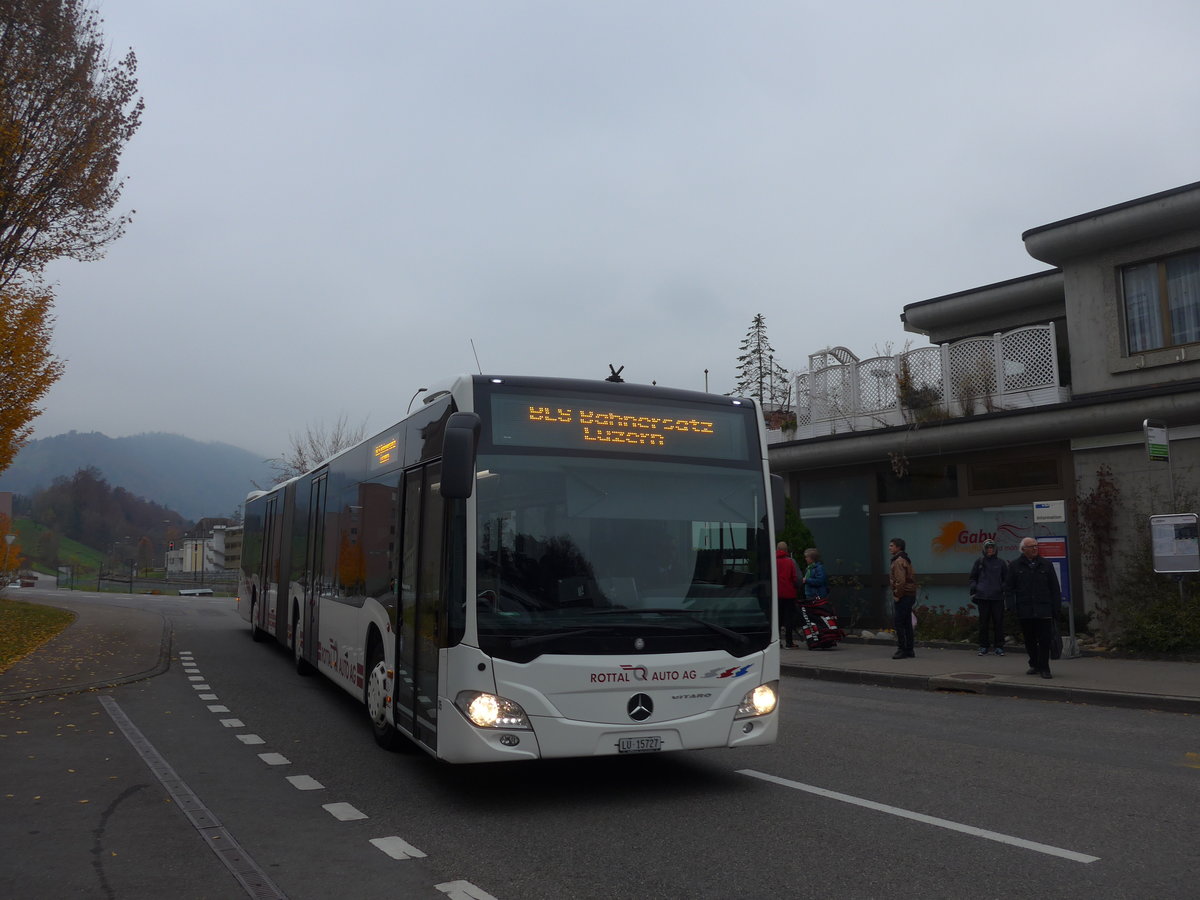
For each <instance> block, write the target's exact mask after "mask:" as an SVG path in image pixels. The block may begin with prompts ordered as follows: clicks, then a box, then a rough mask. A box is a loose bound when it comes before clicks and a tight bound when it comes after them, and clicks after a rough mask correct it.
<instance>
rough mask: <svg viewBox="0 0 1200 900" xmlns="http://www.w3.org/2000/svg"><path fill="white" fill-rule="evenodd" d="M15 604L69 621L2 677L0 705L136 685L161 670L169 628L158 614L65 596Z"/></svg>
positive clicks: (46, 594) (59, 594)
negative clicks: (48, 610) (57, 612)
mask: <svg viewBox="0 0 1200 900" xmlns="http://www.w3.org/2000/svg"><path fill="white" fill-rule="evenodd" d="M15 599H18V600H25V601H26V602H29V603H38V604H41V605H43V606H55V607H58V608H59V609H65V610H69V611H70V612H73V613H75V621H74V622H72V623H71V624H70V625H68V626H67V628H66V630H64V631H63V632H62V633H61V634H59V635H58V636H57V637H54V638H52V639H51V640H50V641H48V642H47V643H45V644H43V645H42V646H41V647H39V648H38V649H37V650H34V651H33V652H32V653H30V654H29V655H28V656H26V657H25V658H24V659H20V660H18V661H17V662H16V663H14V664H13V665H12V667H11V668H9V669H8V670H7V671H5V672H0V700H27V699H30V698H32V697H42V696H46V695H50V694H69V693H76V692H78V691H87V690H92V689H94V688H102V687H108V686H110V685H114V684H123V683H125V682H128V681H138V680H140V679H142V678H149V677H150V676H151V675H158V674H160V673H162V672H165V671H166V670H167V664H168V655H169V653H170V645H171V628H170V625H169V623H168V622H167V620H166V619H165V618H164V617H163V616H162V615H160V614H158V613H152V612H144V611H142V610H138V609H129V608H127V607H122V606H117V605H112V604H108V603H101V602H97V601H76V600H72V598H71V595H70V592H68V591H59V592H57V593H54V594H51V593H49V592H40V593H39V594H38V595H37V596H26V595H23V594H19V595H16V596H15Z"/></svg>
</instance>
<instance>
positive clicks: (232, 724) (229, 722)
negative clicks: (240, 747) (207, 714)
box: [221, 719, 246, 728]
mask: <svg viewBox="0 0 1200 900" xmlns="http://www.w3.org/2000/svg"><path fill="white" fill-rule="evenodd" d="M221 724H222V725H224V726H225V727H226V728H245V727H246V723H245V722H243V721H242V720H241V719H222V720H221Z"/></svg>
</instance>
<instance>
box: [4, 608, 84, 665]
mask: <svg viewBox="0 0 1200 900" xmlns="http://www.w3.org/2000/svg"><path fill="white" fill-rule="evenodd" d="M74 621H75V614H74V613H72V612H68V611H67V610H65V609H57V608H55V607H53V606H38V605H37V604H36V603H24V602H22V601H20V600H8V599H5V598H3V597H0V672H3V671H5V670H6V669H8V668H9V666H11V665H12V664H13V663H15V662H16V661H17V660H19V659H21V658H22V657H24V656H27V655H29V654H30V653H32V652H33V651H34V650H36V649H37V648H38V647H40V646H42V644H44V643H46V641H48V640H50V639H51V638H52V637H54V636H55V635H57V634H59V633H60V632H61V631H62V630H63V629H64V628H66V627H67V626H68V625H70V624H71V623H72V622H74Z"/></svg>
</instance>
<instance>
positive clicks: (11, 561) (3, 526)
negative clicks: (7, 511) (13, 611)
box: [0, 513, 23, 588]
mask: <svg viewBox="0 0 1200 900" xmlns="http://www.w3.org/2000/svg"><path fill="white" fill-rule="evenodd" d="M10 534H14V531H13V525H12V522H11V521H10V520H9V518H8V516H6V515H4V513H0V560H3V565H0V588H3V587H5V586H6V585H7V584H8V582H9V581H10V580H11V578H12V573H15V572H16V571H17V570H18V569H20V568H21V563H22V561H23V560H22V556H21V545H20V544H19V543H18V542H17V540H16V538H15V537H14V539H13V540H12V541H11V542H9V541H8V540H7V539H6V538H7V536H8V535H10Z"/></svg>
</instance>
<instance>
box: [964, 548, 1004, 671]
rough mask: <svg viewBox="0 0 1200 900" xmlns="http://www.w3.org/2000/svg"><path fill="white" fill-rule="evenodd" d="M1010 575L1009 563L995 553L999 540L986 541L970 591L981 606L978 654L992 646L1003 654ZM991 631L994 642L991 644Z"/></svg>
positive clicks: (972, 598) (972, 577)
mask: <svg viewBox="0 0 1200 900" xmlns="http://www.w3.org/2000/svg"><path fill="white" fill-rule="evenodd" d="M1007 577H1008V563H1006V562H1005V561H1004V560H1002V559H1001V558H1000V557H999V556H997V555H996V542H995V541H991V540H988V541H984V542H983V555H982V556H981V557H979V559H977V560H975V565H973V566H971V577H970V578H969V579H968V580H967V590H968V591H969V592H970V594H971V602H972V603H974V604H975V605H976V606H978V607H979V655H980V656H987V655H988V650H989V649H990V647H995V648H996V655H997V656H1003V655H1004V579H1005V578H1007ZM989 630H990V631H991V638H992V640H993V641H994V643H993V644H989V643H988V631H989Z"/></svg>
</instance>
